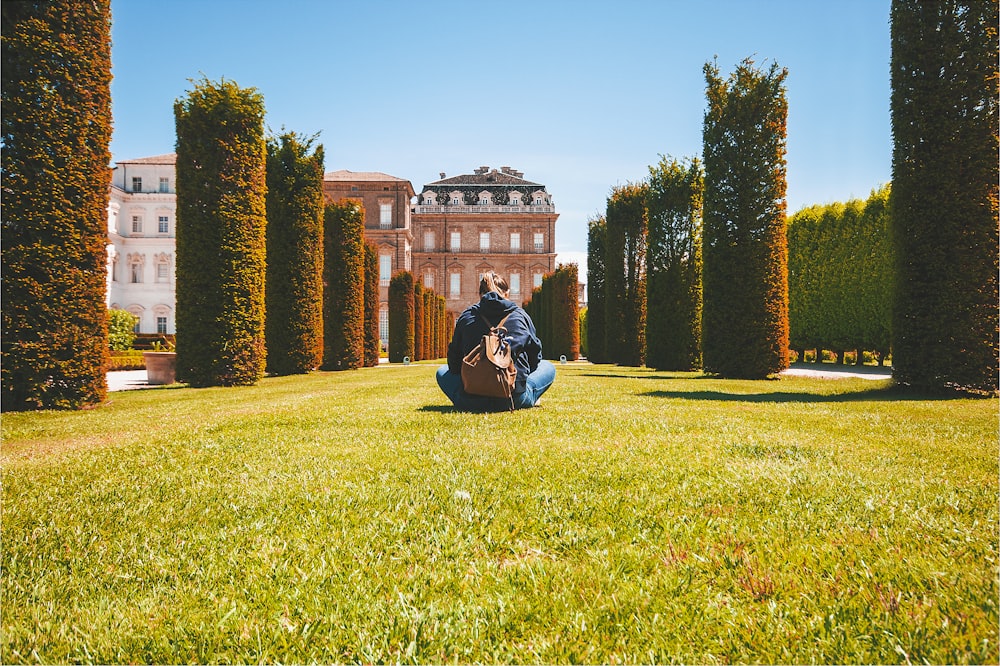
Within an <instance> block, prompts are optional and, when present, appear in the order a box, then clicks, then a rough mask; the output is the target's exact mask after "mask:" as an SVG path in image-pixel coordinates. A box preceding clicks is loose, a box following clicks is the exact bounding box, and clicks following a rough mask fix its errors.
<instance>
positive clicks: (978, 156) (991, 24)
mask: <svg viewBox="0 0 1000 666" xmlns="http://www.w3.org/2000/svg"><path fill="white" fill-rule="evenodd" d="M997 6H998V5H997V2H996V1H995V0H992V1H987V2H982V1H972V0H953V1H952V2H925V1H918V0H894V1H893V3H892V10H891V39H892V64H891V82H892V100H891V116H892V131H893V139H894V145H893V154H892V173H893V175H892V195H891V199H890V201H891V203H890V206H891V211H892V212H891V220H892V237H893V243H894V249H895V259H896V283H895V296H894V299H893V326H892V330H893V353H892V365H893V375H894V376H895V378H896V381H897V382H899V383H900V384H901V385H904V386H911V387H913V388H916V389H922V390H932V391H938V390H965V391H975V392H987V393H995V392H996V391H997V374H998V351H1000V350H998V328H1000V321H998V318H1000V315H998V307H997V303H998V285H997V274H998V268H1000V261H998V245H1000V238H998V213H997V197H998V177H1000V175H998V167H997V152H998V139H997V136H998V122H997V97H998V72H997V50H998V38H997V23H998V16H997V11H998V10H997Z"/></svg>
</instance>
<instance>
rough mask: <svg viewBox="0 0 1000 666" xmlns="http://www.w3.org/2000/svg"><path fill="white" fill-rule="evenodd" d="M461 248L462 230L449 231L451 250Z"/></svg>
mask: <svg viewBox="0 0 1000 666" xmlns="http://www.w3.org/2000/svg"><path fill="white" fill-rule="evenodd" d="M461 249H462V232H461V231H453V232H451V251H452V252H458V251H460V250H461Z"/></svg>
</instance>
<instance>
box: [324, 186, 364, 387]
mask: <svg viewBox="0 0 1000 666" xmlns="http://www.w3.org/2000/svg"><path fill="white" fill-rule="evenodd" d="M323 226H324V240H323V244H324V247H325V254H326V260H325V262H324V267H323V282H324V284H325V285H326V288H325V289H324V291H323V331H324V344H323V347H324V349H323V365H322V368H323V369H324V370H354V369H357V368H360V367H361V366H362V365H363V364H364V360H365V240H364V231H365V214H364V210H363V208H362V206H361V204H360V203H357V202H355V201H348V200H346V199H345V200H341V201H337V202H334V203H328V204H327V205H326V211H325V214H324V218H323Z"/></svg>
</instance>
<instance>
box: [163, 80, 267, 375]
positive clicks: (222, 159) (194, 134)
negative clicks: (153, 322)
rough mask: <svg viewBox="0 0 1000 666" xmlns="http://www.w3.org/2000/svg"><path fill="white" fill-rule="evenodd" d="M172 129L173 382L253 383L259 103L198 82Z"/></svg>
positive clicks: (261, 224)
mask: <svg viewBox="0 0 1000 666" xmlns="http://www.w3.org/2000/svg"><path fill="white" fill-rule="evenodd" d="M174 117H175V120H176V126H177V378H178V379H179V380H181V381H186V382H188V383H190V384H191V385H192V386H218V385H222V386H230V385H247V384H253V383H255V382H256V381H257V380H258V379H260V378H261V377H262V376H263V375H264V368H265V364H266V356H267V352H266V347H265V339H264V319H265V297H264V290H265V282H266V272H267V271H266V252H267V250H266V248H267V240H266V235H267V234H266V226H267V214H266V192H267V183H266V163H267V146H266V143H265V139H264V98H263V96H262V95H261V94H260V93H259V92H258V91H257V90H256V89H255V88H240V87H239V86H238V85H236V84H235V83H234V82H232V81H225V80H223V81H220V82H218V83H213V82H210V81H208V80H207V79H202V80H201V81H200V82H198V83H196V84H195V86H194V89H193V90H191V91H190V92H189V93H188V95H187V97H185V98H183V99H178V100H177V101H176V102H175V103H174Z"/></svg>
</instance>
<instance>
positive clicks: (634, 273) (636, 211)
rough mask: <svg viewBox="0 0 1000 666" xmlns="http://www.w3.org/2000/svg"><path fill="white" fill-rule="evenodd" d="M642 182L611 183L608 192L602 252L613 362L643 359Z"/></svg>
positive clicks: (644, 228) (644, 190)
mask: <svg viewBox="0 0 1000 666" xmlns="http://www.w3.org/2000/svg"><path fill="white" fill-rule="evenodd" d="M648 189H649V188H648V186H647V185H646V184H645V183H628V184H626V185H620V186H618V187H615V188H614V189H613V190H612V192H611V196H609V197H608V210H607V227H608V232H607V245H606V255H605V263H604V266H605V271H606V272H605V278H604V279H605V299H606V300H605V316H606V317H607V320H606V321H607V324H606V332H607V340H606V344H607V353H608V357H609V359H608V360H610V361H612V362H613V363H618V364H619V365H629V366H639V365H642V364H643V363H644V362H645V358H646V232H647V221H646V193H647V191H648Z"/></svg>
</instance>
